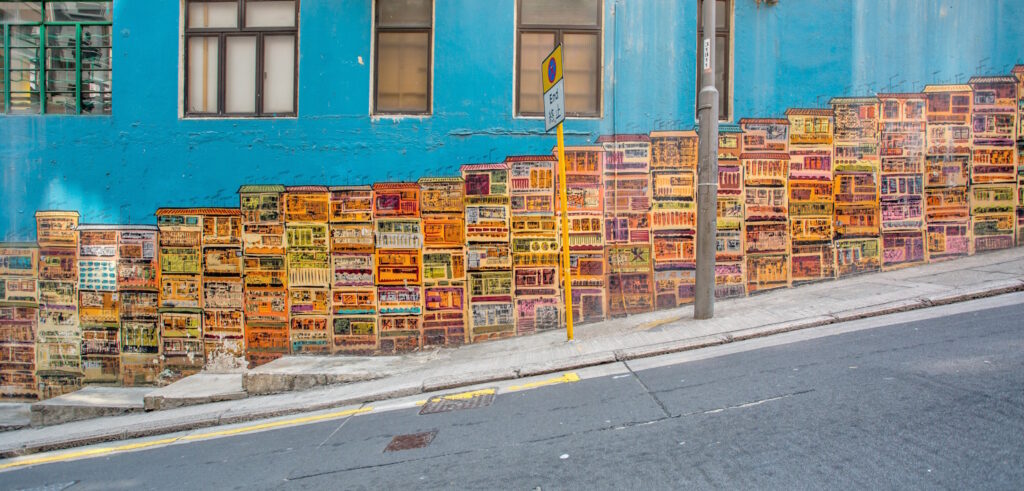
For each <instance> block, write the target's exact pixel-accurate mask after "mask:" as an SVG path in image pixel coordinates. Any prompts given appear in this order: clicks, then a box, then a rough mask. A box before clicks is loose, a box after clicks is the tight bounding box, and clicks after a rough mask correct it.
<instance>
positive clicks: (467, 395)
mask: <svg viewBox="0 0 1024 491" xmlns="http://www.w3.org/2000/svg"><path fill="white" fill-rule="evenodd" d="M494 392H495V390H494V389H480V390H471V391H469V392H460V393H458V394H448V395H443V396H436V397H431V398H430V400H431V401H439V400H445V401H465V400H467V399H472V398H474V397H476V396H486V395H491V394H494Z"/></svg>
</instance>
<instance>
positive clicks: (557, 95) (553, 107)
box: [540, 44, 573, 341]
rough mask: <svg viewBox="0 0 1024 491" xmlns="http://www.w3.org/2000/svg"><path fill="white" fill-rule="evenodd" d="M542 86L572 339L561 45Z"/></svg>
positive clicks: (546, 66)
mask: <svg viewBox="0 0 1024 491" xmlns="http://www.w3.org/2000/svg"><path fill="white" fill-rule="evenodd" d="M540 70H541V74H542V76H541V86H542V87H543V88H544V90H543V94H544V130H545V131H551V128H552V127H557V128H558V182H559V185H558V193H559V196H561V198H562V199H561V201H562V278H563V280H562V285H564V286H565V333H566V335H567V336H568V338H569V341H572V337H573V333H572V273H571V272H570V271H571V269H572V268H570V267H569V198H568V197H567V196H566V186H567V183H566V182H565V135H564V134H563V132H562V121H564V120H565V89H564V87H565V84H564V82H563V81H562V45H561V44H559V45H558V46H555V49H553V50H552V51H551V54H549V55H548V56H547V57H545V58H544V62H542V63H541V64H540Z"/></svg>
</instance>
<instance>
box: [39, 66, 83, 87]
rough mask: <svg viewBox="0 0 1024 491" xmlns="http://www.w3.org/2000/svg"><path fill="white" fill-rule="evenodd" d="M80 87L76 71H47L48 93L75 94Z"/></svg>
mask: <svg viewBox="0 0 1024 491" xmlns="http://www.w3.org/2000/svg"><path fill="white" fill-rule="evenodd" d="M77 85H78V74H76V73H75V71H74V70H47V71H46V91H47V92H74V91H75V87H76V86H77Z"/></svg>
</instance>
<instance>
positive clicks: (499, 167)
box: [459, 162, 508, 172]
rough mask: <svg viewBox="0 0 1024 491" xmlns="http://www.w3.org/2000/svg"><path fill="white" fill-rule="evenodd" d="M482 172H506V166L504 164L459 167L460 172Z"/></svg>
mask: <svg viewBox="0 0 1024 491" xmlns="http://www.w3.org/2000/svg"><path fill="white" fill-rule="evenodd" d="M483 170H508V165H505V163H504V162H502V163H497V164H462V165H461V166H459V171H460V172H473V171H483Z"/></svg>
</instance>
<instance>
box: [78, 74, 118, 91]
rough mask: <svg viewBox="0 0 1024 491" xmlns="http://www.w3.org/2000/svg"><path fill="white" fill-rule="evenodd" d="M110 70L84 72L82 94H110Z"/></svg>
mask: <svg viewBox="0 0 1024 491" xmlns="http://www.w3.org/2000/svg"><path fill="white" fill-rule="evenodd" d="M110 75H111V74H110V70H93V71H83V72H82V92H110V90H111V78H110Z"/></svg>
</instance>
